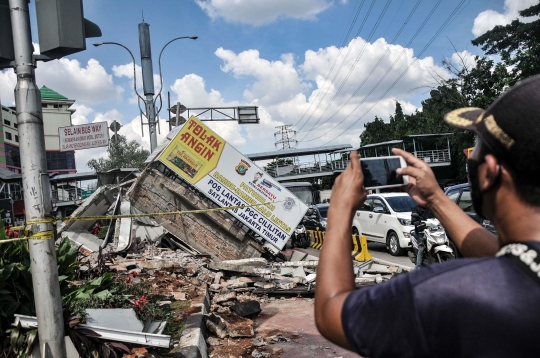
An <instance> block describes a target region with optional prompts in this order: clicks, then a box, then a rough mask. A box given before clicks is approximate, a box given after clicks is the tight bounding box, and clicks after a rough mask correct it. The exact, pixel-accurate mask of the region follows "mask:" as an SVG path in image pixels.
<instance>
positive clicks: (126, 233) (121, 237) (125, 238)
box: [116, 201, 133, 251]
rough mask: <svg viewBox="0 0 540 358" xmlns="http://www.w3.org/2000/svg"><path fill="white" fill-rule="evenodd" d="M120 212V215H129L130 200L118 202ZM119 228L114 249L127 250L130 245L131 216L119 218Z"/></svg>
mask: <svg viewBox="0 0 540 358" xmlns="http://www.w3.org/2000/svg"><path fill="white" fill-rule="evenodd" d="M120 214H121V215H130V214H131V202H129V201H122V202H121V203H120ZM119 225H120V230H119V233H118V244H117V246H116V251H124V250H127V249H128V248H129V247H130V246H131V230H132V225H133V219H132V218H121V219H120V224H119Z"/></svg>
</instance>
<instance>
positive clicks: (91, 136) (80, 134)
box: [58, 122, 109, 152]
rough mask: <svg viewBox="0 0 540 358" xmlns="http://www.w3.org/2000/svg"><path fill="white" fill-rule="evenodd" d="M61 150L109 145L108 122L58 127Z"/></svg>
mask: <svg viewBox="0 0 540 358" xmlns="http://www.w3.org/2000/svg"><path fill="white" fill-rule="evenodd" d="M58 137H59V138H60V151H61V152H66V151H71V150H79V149H88V148H97V147H106V146H108V145H109V128H108V123H107V122H99V123H90V124H81V125H78V126H69V127H60V128H58Z"/></svg>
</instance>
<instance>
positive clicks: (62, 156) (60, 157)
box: [47, 152, 75, 170]
mask: <svg viewBox="0 0 540 358" xmlns="http://www.w3.org/2000/svg"><path fill="white" fill-rule="evenodd" d="M62 169H64V170H65V169H75V153H74V152H47V170H62Z"/></svg>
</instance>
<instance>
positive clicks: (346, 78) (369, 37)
mask: <svg viewBox="0 0 540 358" xmlns="http://www.w3.org/2000/svg"><path fill="white" fill-rule="evenodd" d="M391 2H392V0H388V1H387V2H386V4H385V7H384V8H383V11H382V12H381V14H380V15H379V17H378V19H377V22H376V23H375V25H374V26H373V28H372V29H371V32H370V33H369V35H368V37H367V39H366V40H365V42H364V46H362V49H361V50H360V52H359V54H358V55H357V56H356V59H355V61H354V63H353V65H352V66H351V68H350V69H349V72H348V73H347V75H346V76H345V78H344V79H343V81H342V82H341V84H340V86H339V88H338V90H337V91H336V93H335V94H334V96H333V97H332V99H331V100H330V102H329V103H328V105H327V106H326V108H325V109H324V111H323V113H322V114H321V116H319V119H318V120H317V121H316V122H315V124H314V126H315V125H317V123H318V122H319V121H320V120H321V118H322V116H324V114H325V113H326V112H327V111H328V109H329V108H330V106H331V105H332V103H333V102H334V100H335V99H336V98H337V97H338V95H339V93H341V90H342V89H343V87H345V84H346V83H347V81H348V80H349V77H350V76H351V73H352V71H353V70H354V68H355V67H356V65H357V64H358V62H359V61H360V58H361V57H362V55H363V54H364V51H365V49H366V47H367V44H368V43H369V42H370V41H371V38H372V37H373V35H374V34H375V31H376V30H377V28H378V27H379V25H380V23H381V21H382V19H383V17H384V15H385V14H386V11H387V10H388V7H389V6H390V3H391ZM374 4H375V1H373V2H372V3H371V6H370V9H369V11H368V13H367V14H366V18H367V17H368V16H369V13H370V12H371V9H372V8H373V5H374ZM364 20H365V19H364ZM351 48H352V46H351ZM344 62H345V61H343V63H344ZM343 63H342V65H343ZM340 69H341V68H340ZM336 77H337V74H336ZM336 77H334V79H335V78H336ZM334 79H333V80H334ZM333 80H332V82H333ZM324 97H326V93H325V94H324V96H323V98H322V99H321V101H320V102H319V105H317V108H319V106H320V104H321V103H322V100H324ZM317 108H316V109H317ZM314 113H315V111H313V113H312V114H311V115H310V117H309V118H308V120H307V121H306V123H304V125H303V126H302V127H301V128H300V129H299V131H300V130H302V128H303V127H304V126H305V125H306V124H307V123H308V121H309V119H310V118H311V116H312V115H313V114H314ZM312 129H313V127H312ZM304 138H305V136H304Z"/></svg>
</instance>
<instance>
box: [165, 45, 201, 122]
mask: <svg viewBox="0 0 540 358" xmlns="http://www.w3.org/2000/svg"><path fill="white" fill-rule="evenodd" d="M198 38H199V36H181V37H177V38H174V39H172V40H171V41H169V42H167V43H166V44H165V46H163V48H162V49H161V51H160V52H159V57H158V66H159V82H160V87H159V92H158V94H157V96H156V99H157V98H158V97H159V96H160V95H161V91H162V90H163V76H161V54H162V53H163V50H165V47H167V46H169V44H170V43H171V42H174V41H176V40H181V39H190V40H197V39H198ZM158 112H159V111H158Z"/></svg>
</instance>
